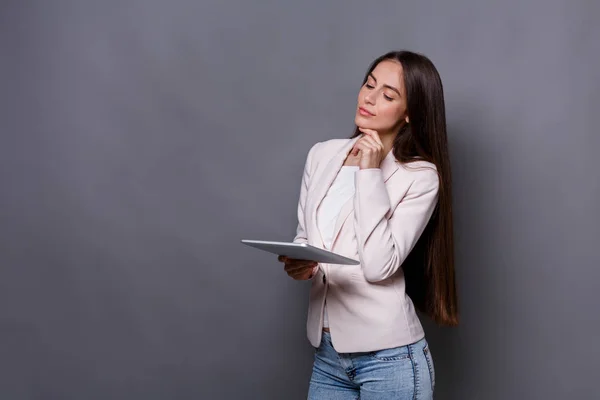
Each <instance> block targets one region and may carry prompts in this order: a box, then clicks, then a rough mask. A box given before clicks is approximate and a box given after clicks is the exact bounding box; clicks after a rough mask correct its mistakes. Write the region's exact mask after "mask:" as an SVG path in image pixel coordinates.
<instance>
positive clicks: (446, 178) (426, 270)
mask: <svg viewBox="0 0 600 400" xmlns="http://www.w3.org/2000/svg"><path fill="white" fill-rule="evenodd" d="M383 60H394V61H397V62H399V63H400V64H401V65H402V69H403V75H404V86H405V88H406V96H407V113H408V117H409V123H405V124H403V125H402V127H401V128H400V130H399V132H398V134H397V135H396V137H395V139H394V145H393V152H394V156H395V157H396V159H397V160H398V161H400V162H401V163H403V164H408V163H410V162H412V161H417V160H425V161H429V162H431V163H433V164H434V165H435V166H436V168H437V172H438V176H439V180H440V185H439V193H438V202H437V205H436V208H435V210H434V212H433V215H432V217H431V219H430V220H429V223H428V224H427V227H426V228H425V231H424V232H423V234H422V235H421V237H420V238H419V240H418V242H417V244H416V245H415V247H414V248H413V250H412V251H411V252H410V254H409V255H408V257H407V258H406V260H405V261H404V263H403V264H402V269H403V270H404V276H405V280H406V293H407V294H408V295H409V296H410V297H411V299H412V301H413V303H414V304H415V307H416V308H417V309H419V310H420V311H421V312H423V313H425V314H426V315H428V316H429V317H430V318H432V319H433V320H434V321H435V322H437V323H438V324H440V325H448V326H455V325H457V324H458V299H457V294H456V284H455V276H454V240H453V228H452V225H453V223H452V178H451V171H450V156H449V154H448V139H447V135H446V112H445V105H444V92H443V86H442V80H441V78H440V76H439V74H438V71H437V70H436V68H435V66H434V65H433V63H432V62H431V61H430V60H429V59H428V58H427V57H425V56H424V55H422V54H417V53H413V52H410V51H392V52H389V53H387V54H384V55H382V56H381V57H379V58H377V59H376V60H375V61H373V63H372V64H371V65H370V67H369V69H368V71H367V73H366V75H365V78H364V80H363V85H364V84H365V83H366V81H367V78H368V77H369V74H371V72H373V70H374V69H375V67H376V66H377V64H379V63H380V62H381V61H383ZM361 133H362V132H361V131H359V130H358V127H357V128H356V130H355V132H354V134H353V135H352V138H354V137H357V136H359V135H360V134H361Z"/></svg>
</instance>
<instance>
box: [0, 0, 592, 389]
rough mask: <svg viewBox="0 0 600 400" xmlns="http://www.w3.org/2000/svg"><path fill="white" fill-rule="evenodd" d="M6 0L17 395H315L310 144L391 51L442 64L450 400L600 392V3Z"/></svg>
mask: <svg viewBox="0 0 600 400" xmlns="http://www.w3.org/2000/svg"><path fill="white" fill-rule="evenodd" d="M488 3H490V2H482V1H477V0H460V1H452V2H447V1H442V0H438V1H419V2H398V1H387V2H383V1H382V2H372V3H367V2H364V1H360V2H359V1H347V0H344V1H341V0H340V1H330V2H320V1H315V0H311V1H303V2H299V1H297V2H284V1H264V2H258V1H252V2H248V1H242V0H237V1H223V0H218V1H217V0H205V1H185V0H177V1H175V0H171V1H169V2H166V1H163V2H160V1H149V0H127V1H125V0H121V1H113V2H109V1H105V2H84V1H71V2H66V1H58V0H57V1H6V0H5V1H3V2H2V3H1V5H0V44H1V53H0V54H1V62H0V77H1V78H0V79H2V82H1V91H0V124H1V125H0V133H1V141H0V184H1V189H0V397H1V398H2V399H241V398H243V399H302V398H305V393H306V388H307V382H308V379H309V376H310V371H311V362H312V351H311V348H310V345H309V344H308V342H307V340H306V338H305V312H306V301H307V290H308V286H307V284H306V283H299V282H294V281H292V280H291V279H289V278H287V276H286V275H285V274H284V273H283V271H282V269H281V264H279V263H278V262H277V261H276V259H275V257H274V256H271V255H269V254H267V253H262V252H259V251H256V250H252V249H249V248H246V247H244V246H242V245H240V244H239V240H240V239H242V238H265V239H282V240H288V239H291V238H292V237H293V234H294V229H295V226H296V220H295V217H296V214H295V213H296V202H297V198H298V194H299V188H300V178H301V173H302V167H303V164H304V161H305V157H306V154H307V152H308V149H309V148H310V146H311V145H312V144H313V143H315V142H316V141H322V140H327V139H330V138H338V137H349V136H350V134H351V133H352V127H353V126H352V121H353V114H354V109H355V104H356V94H357V90H358V87H359V84H360V80H361V79H362V76H363V74H364V72H365V70H366V68H367V65H368V64H369V63H370V61H371V60H372V59H373V58H375V57H376V56H378V55H380V54H382V53H383V52H386V51H388V50H390V49H399V48H407V49H412V50H416V51H420V52H423V53H425V54H427V55H428V56H429V57H430V58H431V59H432V60H433V61H434V63H435V64H436V65H437V67H438V69H439V71H440V73H441V75H442V79H443V81H444V84H445V93H446V102H447V103H446V104H447V115H448V125H449V134H450V147H451V153H452V162H453V168H454V170H453V173H454V200H455V218H456V225H455V230H456V252H457V255H456V257H457V264H456V266H457V273H458V284H459V290H460V300H461V307H462V324H461V326H460V327H459V328H457V329H441V328H438V327H435V326H433V325H432V324H431V323H429V322H428V321H425V324H426V328H427V333H428V338H429V341H430V343H431V347H432V350H433V354H434V357H435V362H436V369H437V379H438V388H437V389H438V390H437V396H436V398H437V399H461V400H464V399H487V400H494V399H564V398H571V399H592V398H597V396H598V394H597V392H598V389H597V383H598V382H597V380H598V370H599V368H600V365H599V362H600V361H599V360H600V348H599V346H598V343H597V339H598V337H599V335H600V313H599V312H598V305H597V303H598V301H597V298H596V296H597V294H598V293H599V290H598V289H599V285H598V280H599V279H600V272H599V270H598V266H599V265H600V258H599V256H598V251H597V249H598V239H599V238H600V228H599V226H600V221H599V211H600V210H599V207H598V204H600V202H599V201H598V197H599V196H600V184H599V178H598V177H599V172H600V171H599V167H598V164H597V154H598V149H599V148H600V146H599V145H600V143H599V142H600V141H599V139H598V133H597V132H598V129H597V121H596V118H597V116H598V111H600V110H599V102H600V90H599V89H600V83H599V82H600V40H598V39H599V37H600V28H599V27H598V25H597V22H596V21H597V19H598V17H600V3H598V2H597V1H594V0H589V1H573V0H562V1H547V0H536V1H521V0H510V1H507V0H504V1H502V2H500V1H497V2H493V4H488Z"/></svg>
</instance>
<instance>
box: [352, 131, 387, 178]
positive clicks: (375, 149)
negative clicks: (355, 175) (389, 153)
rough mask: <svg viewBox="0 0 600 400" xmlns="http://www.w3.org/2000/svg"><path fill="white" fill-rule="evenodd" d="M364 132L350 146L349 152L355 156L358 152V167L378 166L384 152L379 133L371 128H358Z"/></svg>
mask: <svg viewBox="0 0 600 400" xmlns="http://www.w3.org/2000/svg"><path fill="white" fill-rule="evenodd" d="M358 129H359V130H360V131H361V132H362V133H364V134H365V136H363V137H362V138H360V139H359V140H358V141H357V142H356V143H355V144H354V147H352V150H351V151H350V154H352V155H353V156H356V155H358V154H359V153H360V161H359V164H358V165H359V167H360V169H368V168H379V166H380V165H381V161H383V159H384V157H385V154H383V143H382V142H381V139H380V138H379V134H377V132H376V131H374V130H373V129H366V128H361V127H359V128H358Z"/></svg>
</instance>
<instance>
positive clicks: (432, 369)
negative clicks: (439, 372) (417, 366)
mask: <svg viewBox="0 0 600 400" xmlns="http://www.w3.org/2000/svg"><path fill="white" fill-rule="evenodd" d="M423 354H425V360H427V368H428V369H429V376H430V377H431V390H434V389H435V367H434V366H433V357H432V356H431V350H430V349H429V344H426V345H425V347H423Z"/></svg>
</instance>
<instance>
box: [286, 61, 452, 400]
mask: <svg viewBox="0 0 600 400" xmlns="http://www.w3.org/2000/svg"><path fill="white" fill-rule="evenodd" d="M355 124H356V126H357V128H356V131H355V133H354V135H353V136H352V137H351V138H350V139H333V140H328V141H324V142H320V143H317V144H315V145H314V146H313V147H312V148H311V149H310V151H309V153H308V156H307V160H306V165H305V168H304V174H303V178H302V185H301V190H300V200H299V204H298V227H297V232H296V237H295V239H294V241H295V242H305V243H309V244H312V245H315V246H317V247H322V248H325V249H328V250H331V251H333V252H335V253H339V254H342V255H344V256H347V257H351V258H355V259H358V260H359V261H360V265H356V266H354V265H352V266H351V265H332V264H323V263H321V264H317V263H315V262H312V261H306V260H295V259H289V258H286V257H279V260H280V261H282V262H284V263H285V271H286V272H287V273H288V275H289V276H291V277H292V278H294V279H296V280H311V281H312V282H311V290H310V301H309V307H308V321H307V333H308V338H309V341H310V343H311V344H312V345H313V346H314V347H315V348H316V353H315V360H314V366H313V373H312V377H311V381H310V387H309V394H308V397H309V399H356V398H360V399H363V400H364V399H379V400H384V399H431V398H432V396H433V390H434V386H435V370H434V366H433V359H432V355H431V351H430V349H429V346H428V344H427V341H426V339H425V334H424V331H423V328H422V326H421V323H420V321H419V318H418V316H417V314H416V311H415V310H416V309H419V310H420V311H422V312H423V313H424V314H426V315H428V316H430V317H431V318H432V319H433V320H434V321H436V322H437V323H439V324H442V325H450V326H453V325H456V324H457V323H458V311H457V299H456V291H455V284H454V255H453V242H452V240H453V238H452V208H451V179H450V163H449V157H448V144H447V138H446V121H445V111H444V98H443V89H442V83H441V79H440V77H439V75H438V72H437V70H436V69H435V67H434V65H433V64H432V63H431V61H430V60H429V59H428V58H426V57H424V56H423V55H420V54H415V53H412V52H408V51H400V52H390V53H388V54H385V55H383V56H381V57H379V58H377V59H376V60H375V61H374V62H373V63H372V65H371V66H370V68H369V70H368V72H367V74H366V76H365V78H364V80H363V85H362V87H361V89H360V91H359V94H358V104H357V109H356V116H355Z"/></svg>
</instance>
